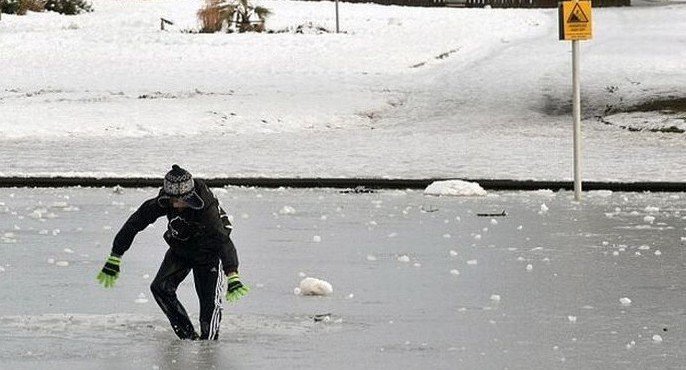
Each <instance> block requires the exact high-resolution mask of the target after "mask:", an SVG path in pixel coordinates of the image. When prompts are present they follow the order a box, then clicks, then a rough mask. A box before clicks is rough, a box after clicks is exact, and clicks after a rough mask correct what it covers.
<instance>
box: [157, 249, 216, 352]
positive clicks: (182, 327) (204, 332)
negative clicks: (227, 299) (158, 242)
mask: <svg viewBox="0 0 686 370" xmlns="http://www.w3.org/2000/svg"><path fill="white" fill-rule="evenodd" d="M191 270H193V280H195V291H196V292H197V293H198V299H199V300H200V339H212V340H216V339H218V338H219V324H220V323H221V320H222V307H221V305H222V295H223V294H222V293H223V288H222V287H223V286H224V272H223V271H222V265H221V261H220V260H219V257H217V258H216V260H215V261H212V262H210V263H207V264H200V265H197V264H192V263H190V262H189V261H187V260H185V259H182V258H181V257H179V256H177V255H176V254H174V253H173V252H172V251H171V250H169V251H167V254H166V255H165V256H164V261H162V266H160V270H159V271H158V272H157V276H155V280H153V282H152V284H151V285H150V290H152V294H153V296H154V297H155V300H156V301H157V304H158V305H159V306H160V308H161V309H162V311H164V313H165V314H166V315H167V318H168V319H169V322H170V323H171V326H172V328H173V329H174V332H175V333H176V335H178V337H179V338H181V339H198V334H197V333H196V332H195V329H194V328H193V324H192V323H191V320H190V318H189V317H188V313H186V309H185V308H184V307H183V305H182V304H181V302H179V300H178V298H177V297H176V289H177V288H178V287H179V284H181V282H182V281H183V280H184V279H185V278H186V277H187V276H188V273H189V272H190V271H191Z"/></svg>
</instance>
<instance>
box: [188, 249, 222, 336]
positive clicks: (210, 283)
mask: <svg viewBox="0 0 686 370" xmlns="http://www.w3.org/2000/svg"><path fill="white" fill-rule="evenodd" d="M193 280H194V281H195V291H196V292H197V293H198V299H199V301H200V339H210V340H217V339H219V326H220V324H221V321H222V297H223V296H224V295H223V292H224V280H225V279H224V271H223V270H222V265H221V261H220V260H219V258H217V259H216V260H215V261H212V262H210V263H208V264H201V265H196V266H193Z"/></svg>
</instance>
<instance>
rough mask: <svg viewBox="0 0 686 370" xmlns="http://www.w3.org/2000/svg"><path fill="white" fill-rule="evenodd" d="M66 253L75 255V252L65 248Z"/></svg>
mask: <svg viewBox="0 0 686 370" xmlns="http://www.w3.org/2000/svg"><path fill="white" fill-rule="evenodd" d="M64 253H74V251H73V250H72V249H70V248H64Z"/></svg>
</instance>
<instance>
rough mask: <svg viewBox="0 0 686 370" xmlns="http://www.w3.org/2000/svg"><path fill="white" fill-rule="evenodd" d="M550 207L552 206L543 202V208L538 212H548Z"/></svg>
mask: <svg viewBox="0 0 686 370" xmlns="http://www.w3.org/2000/svg"><path fill="white" fill-rule="evenodd" d="M549 209H550V208H548V206H546V205H545V203H543V204H541V210H540V212H538V213H540V214H543V213H546V212H548V210H549Z"/></svg>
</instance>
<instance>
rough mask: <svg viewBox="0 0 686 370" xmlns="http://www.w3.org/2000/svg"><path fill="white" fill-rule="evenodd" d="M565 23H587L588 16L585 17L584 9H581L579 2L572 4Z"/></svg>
mask: <svg viewBox="0 0 686 370" xmlns="http://www.w3.org/2000/svg"><path fill="white" fill-rule="evenodd" d="M567 23H588V17H586V14H584V11H583V10H581V7H580V6H579V4H576V5H574V9H572V14H570V15H569V18H568V19H567Z"/></svg>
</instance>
